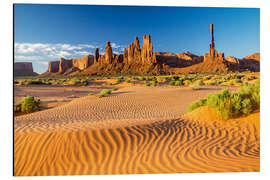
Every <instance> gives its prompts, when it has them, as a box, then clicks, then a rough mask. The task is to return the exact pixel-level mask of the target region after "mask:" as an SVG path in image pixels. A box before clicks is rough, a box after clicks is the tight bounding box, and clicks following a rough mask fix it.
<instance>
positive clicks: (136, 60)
mask: <svg viewBox="0 0 270 180" xmlns="http://www.w3.org/2000/svg"><path fill="white" fill-rule="evenodd" d="M124 63H126V64H142V65H145V64H148V65H151V64H153V63H157V59H156V56H155V54H154V53H153V44H152V42H151V38H150V35H145V36H144V37H143V44H142V47H140V42H139V38H138V37H135V38H134V43H130V44H129V45H128V50H124Z"/></svg>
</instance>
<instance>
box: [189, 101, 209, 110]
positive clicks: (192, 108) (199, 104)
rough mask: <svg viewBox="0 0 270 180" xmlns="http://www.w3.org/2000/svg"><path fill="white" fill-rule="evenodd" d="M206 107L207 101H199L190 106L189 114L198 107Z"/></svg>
mask: <svg viewBox="0 0 270 180" xmlns="http://www.w3.org/2000/svg"><path fill="white" fill-rule="evenodd" d="M205 105H206V99H199V100H197V101H195V102H192V103H191V104H190V105H189V106H188V112H190V111H193V110H194V109H197V108H198V107H201V106H205Z"/></svg>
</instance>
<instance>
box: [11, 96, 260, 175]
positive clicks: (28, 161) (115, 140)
mask: <svg viewBox="0 0 270 180" xmlns="http://www.w3.org/2000/svg"><path fill="white" fill-rule="evenodd" d="M113 97H114V96H112V97H111V98H113ZM126 98H128V97H126ZM129 98H130V101H132V98H134V99H135V97H129ZM90 99H91V98H89V97H87V98H82V99H79V100H78V101H74V102H72V103H69V104H67V105H66V106H62V107H61V108H62V109H61V108H60V109H52V110H51V111H50V110H48V111H44V112H39V113H33V114H31V115H27V116H19V117H18V118H15V139H14V158H15V162H14V170H15V175H16V176H36V175H80V174H134V173H182V172H232V171H233V172H243V171H259V170H260V165H259V163H260V144H259V142H260V135H259V112H258V113H255V114H253V115H251V116H248V117H245V118H240V119H236V120H233V121H230V122H228V123H223V122H220V121H217V120H216V119H217V118H216V117H215V116H214V115H210V116H209V117H207V114H205V113H204V116H200V118H199V119H195V120H194V117H196V116H193V114H191V115H189V114H188V115H186V116H182V117H181V118H167V120H164V119H159V118H160V117H159V116H154V117H153V118H156V120H147V121H145V122H143V123H140V121H141V119H139V118H137V121H136V120H134V119H136V114H135V115H133V116H135V118H134V119H132V116H127V117H128V118H130V121H133V122H135V123H134V124H132V123H131V124H128V123H126V121H129V120H125V119H122V120H121V119H118V120H117V118H116V119H112V118H111V117H108V119H107V120H108V121H107V120H106V121H102V120H101V122H102V123H103V122H104V124H102V126H103V125H105V124H107V123H109V124H113V123H116V124H118V125H117V126H113V125H109V126H104V127H105V128H101V126H99V128H96V127H98V126H95V125H94V124H95V122H99V121H91V119H90V120H89V121H87V120H86V119H87V118H89V117H92V116H91V115H85V116H84V115H82V116H78V114H77V115H73V114H72V113H70V120H68V122H66V123H65V121H63V120H62V121H61V118H62V117H65V115H67V114H51V115H50V113H49V112H51V113H52V112H65V113H68V111H69V110H70V109H69V108H70V106H71V105H72V106H73V107H74V108H75V109H77V110H78V111H79V112H80V111H85V109H83V110H82V107H83V106H84V105H88V104H89V103H90V102H89V101H90ZM123 99H124V98H123ZM123 99H122V100H123ZM165 99H166V98H164V100H162V101H166V100H165ZM91 100H93V99H91ZM107 100H108V99H105V98H104V99H100V101H107ZM115 101H117V100H115ZM153 101H154V100H153ZM87 102H88V103H87ZM168 102H170V101H168ZM94 103H97V104H98V102H94ZM104 103H105V102H104ZM134 103H135V104H136V103H138V102H137V101H136V102H134ZM90 104H91V103H90ZM150 104H151V103H150ZM153 104H154V103H153ZM81 105H82V106H81ZM106 105H107V106H111V105H110V104H109V103H108V104H106ZM161 107H162V106H161ZM88 108H90V105H88ZM151 108H152V109H154V111H155V108H154V106H152V105H151ZM53 110H54V111H53ZM55 110H56V111H55ZM124 110H125V109H119V111H124ZM138 110H139V109H138ZM141 110H142V111H143V110H144V108H142V109H141ZM161 110H162V109H161ZM103 111H104V112H107V109H106V108H105V107H104V109H103ZM126 111H129V110H126ZM91 112H92V111H91ZM138 112H140V111H138ZM43 113H48V114H46V116H45V114H43ZM151 113H152V112H149V114H150V115H149V118H150V117H151V116H153V115H155V113H153V114H151ZM156 113H158V112H157V111H156ZM163 113H164V112H163ZM146 114H147V113H146ZM208 114H209V113H208ZM161 115H164V114H162V112H160V116H161ZM174 115H177V114H174ZM58 116H59V117H58ZM94 116H95V115H93V117H94ZM112 116H117V115H112ZM22 117H24V118H22ZM76 117H77V120H76ZM78 117H82V118H81V119H82V120H81V121H80V119H78ZM143 117H144V116H143ZM145 117H148V116H145ZM84 118H85V119H84ZM209 118H212V119H211V121H210V120H209ZM213 118H214V120H213ZM105 119H106V118H105ZM109 119H112V120H109ZM27 120H28V122H27V123H26V121H27ZM58 120H59V121H60V122H58ZM123 121H124V123H123ZM57 124H58V125H57ZM99 125H101V124H99ZM120 125H121V126H120ZM63 126H64V127H66V128H62V127H63ZM92 127H95V128H92Z"/></svg>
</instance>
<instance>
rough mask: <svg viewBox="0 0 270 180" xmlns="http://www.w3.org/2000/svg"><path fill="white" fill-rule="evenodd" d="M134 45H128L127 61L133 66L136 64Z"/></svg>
mask: <svg viewBox="0 0 270 180" xmlns="http://www.w3.org/2000/svg"><path fill="white" fill-rule="evenodd" d="M133 59H134V44H133V43H130V44H129V45H128V60H127V64H131V63H134V60H133Z"/></svg>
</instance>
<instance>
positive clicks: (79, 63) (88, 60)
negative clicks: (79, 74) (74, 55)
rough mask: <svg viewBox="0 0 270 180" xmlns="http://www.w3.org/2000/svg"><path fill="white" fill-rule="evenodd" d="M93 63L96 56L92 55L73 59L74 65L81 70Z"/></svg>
mask: <svg viewBox="0 0 270 180" xmlns="http://www.w3.org/2000/svg"><path fill="white" fill-rule="evenodd" d="M93 63H94V57H93V56H91V55H87V56H84V57H82V58H81V59H72V67H76V68H78V69H80V70H83V69H86V68H87V67H89V66H90V65H92V64H93Z"/></svg>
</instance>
